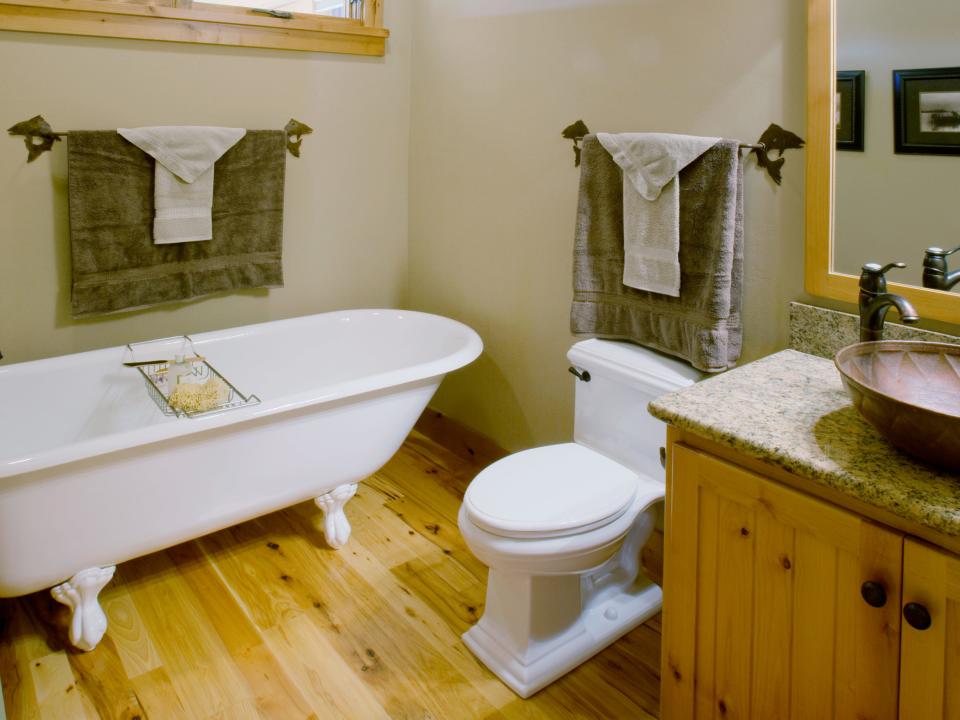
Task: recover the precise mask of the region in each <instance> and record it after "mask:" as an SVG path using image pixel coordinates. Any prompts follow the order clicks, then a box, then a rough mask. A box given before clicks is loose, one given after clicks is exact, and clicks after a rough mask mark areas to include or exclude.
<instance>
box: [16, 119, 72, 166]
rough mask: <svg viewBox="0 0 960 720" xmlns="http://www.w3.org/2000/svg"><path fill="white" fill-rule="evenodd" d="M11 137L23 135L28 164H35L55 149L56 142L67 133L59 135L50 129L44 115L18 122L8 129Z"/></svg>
mask: <svg viewBox="0 0 960 720" xmlns="http://www.w3.org/2000/svg"><path fill="white" fill-rule="evenodd" d="M7 132H8V133H9V134H11V135H22V136H23V144H24V145H26V146H27V162H28V163H30V162H33V161H34V160H36V159H37V158H38V157H40V156H41V155H43V154H44V153H45V152H47V151H48V150H52V149H53V144H54V143H55V142H60V138H61V137H63V136H64V135H65V134H66V133H57V132H54V131H53V128H52V127H50V123H48V122H47V121H46V120H44V119H43V115H34V116H33V117H32V118H30V119H29V120H24V121H22V122H18V123H17V124H16V125H14V126H13V127H11V128H8V129H7Z"/></svg>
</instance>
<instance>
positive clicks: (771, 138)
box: [561, 120, 804, 185]
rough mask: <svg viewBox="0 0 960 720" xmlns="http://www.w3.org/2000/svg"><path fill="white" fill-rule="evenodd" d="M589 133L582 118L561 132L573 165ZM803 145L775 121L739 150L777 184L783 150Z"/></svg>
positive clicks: (801, 140) (795, 136) (743, 144)
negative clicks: (772, 153)
mask: <svg viewBox="0 0 960 720" xmlns="http://www.w3.org/2000/svg"><path fill="white" fill-rule="evenodd" d="M589 133H590V130H589V128H587V125H586V123H584V122H583V120H577V121H576V122H575V123H573V124H572V125H568V126H567V127H565V128H564V130H563V132H562V133H561V135H562V136H563V137H564V138H566V139H567V140H573V158H574V161H573V164H574V166H575V167H579V166H580V153H581V151H582V150H583V148H582V147H581V146H580V141H581V140H583V137H584V135H588V134H589ZM803 146H804V141H803V139H802V138H801V137H800V136H798V135H796V134H794V133H792V132H790V131H789V130H784V129H783V128H782V127H780V126H779V125H777V124H776V123H771V125H770V127H768V128H767V129H766V130H764V132H763V135H761V136H760V140H759V141H758V142H757V143H756V144H754V145H750V144H746V143H740V149H741V150H750V151H751V152H752V153H753V154H754V155H756V156H757V167H759V168H760V169H762V170H766V171H767V174H769V175H770V177H771V178H772V179H773V181H774V182H775V183H776V184H777V185H779V184H780V183H781V182H783V177H782V175H781V172H780V171H781V169H782V168H783V164H784V162H786V159H785V158H784V157H783V152H784V151H785V150H794V149H799V148H802V147H803ZM771 150H776V151H777V152H778V154H777V159H776V160H771V159H770V156H769V154H768V153H769V152H770V151H771Z"/></svg>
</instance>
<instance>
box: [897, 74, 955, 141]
mask: <svg viewBox="0 0 960 720" xmlns="http://www.w3.org/2000/svg"><path fill="white" fill-rule="evenodd" d="M893 105H894V115H893V117H894V149H895V151H896V152H898V153H918V154H924V155H960V68H956V67H954V68H929V69H923V70H894V71H893Z"/></svg>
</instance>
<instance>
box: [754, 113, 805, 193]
mask: <svg viewBox="0 0 960 720" xmlns="http://www.w3.org/2000/svg"><path fill="white" fill-rule="evenodd" d="M759 144H760V146H761V147H759V148H754V149H753V153H754V154H755V155H756V156H757V166H758V167H761V168H763V169H764V170H766V171H767V174H769V175H770V177H771V178H773V181H774V182H775V183H776V184H777V185H779V184H780V183H781V182H782V181H783V177H782V176H781V174H780V170H781V168H783V164H784V163H785V162H786V158H785V157H783V152H784V150H799V149H800V148H802V147H803V146H804V144H805V143H804V140H803V138H801V137H800V136H799V135H796V134H794V133H792V132H790V131H789V130H784V129H783V128H782V127H780V126H779V125H777V124H776V123H771V124H770V127H768V128H767V129H766V130H764V131H763V135H761V136H760V143H759ZM771 150H776V151H777V159H776V160H771V159H770V155H769V153H770V151H771Z"/></svg>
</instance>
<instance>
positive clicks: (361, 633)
mask: <svg viewBox="0 0 960 720" xmlns="http://www.w3.org/2000/svg"><path fill="white" fill-rule="evenodd" d="M425 418H426V420H425V422H423V423H421V424H420V425H419V426H418V427H420V428H421V429H423V430H425V431H427V432H431V431H436V430H437V427H436V426H437V417H436V416H434V417H432V418H430V417H427V416H425ZM431 434H432V435H433V436H434V437H438V438H440V439H441V440H443V441H444V442H445V443H446V444H447V446H448V447H445V446H443V445H440V444H438V443H437V442H435V441H433V440H430V439H429V438H428V437H427V436H425V435H424V434H422V433H421V432H419V431H414V432H413V433H412V434H411V435H410V437H409V438H408V440H407V442H406V443H405V444H404V446H403V447H402V448H401V449H400V451H399V452H398V453H397V454H396V456H395V457H394V458H393V459H392V460H391V461H390V463H389V464H388V465H387V466H386V467H384V468H383V469H382V470H381V471H380V472H378V473H377V474H376V475H374V476H373V477H371V478H369V479H368V480H367V481H366V482H364V483H362V484H361V486H360V490H359V492H358V493H357V496H356V497H355V498H354V499H353V500H352V501H350V502H349V503H348V504H347V510H346V512H347V515H348V517H349V518H350V522H351V524H352V525H353V536H352V537H351V539H350V542H349V543H348V544H347V546H346V547H345V548H344V549H342V550H340V551H334V550H330V549H328V548H327V547H326V544H325V543H324V540H323V534H322V531H321V530H320V524H319V522H320V515H319V512H318V511H317V510H316V508H315V507H314V506H313V504H312V503H304V504H301V505H298V506H295V507H292V508H289V509H287V510H283V511H281V512H277V513H273V514H271V515H268V516H265V517H262V518H259V519H257V520H253V521H250V522H247V523H244V524H242V525H238V526H236V527H233V528H229V529H227V530H224V531H222V532H219V533H215V534H213V535H209V536H207V537H204V538H201V539H200V540H196V541H193V542H188V543H184V544H183V545H178V546H176V547H174V548H171V549H169V550H166V551H164V552H159V553H154V554H153V555H149V556H146V557H143V558H139V559H137V560H133V561H130V562H127V563H123V564H122V565H120V566H119V567H118V569H117V575H116V578H115V579H114V581H113V582H112V583H110V584H109V585H108V586H107V588H106V590H104V592H103V593H102V595H101V599H102V601H103V605H104V608H105V610H106V613H107V616H108V617H109V620H110V628H109V630H108V632H107V635H106V637H105V638H104V640H103V642H102V643H101V645H100V646H99V647H98V648H97V649H96V650H94V651H93V652H91V653H79V652H75V651H73V650H71V649H70V648H68V647H67V646H66V644H65V639H64V638H65V636H66V631H65V626H66V620H67V614H66V608H63V607H61V606H59V605H58V604H57V603H55V602H54V601H53V600H51V599H50V598H49V595H48V594H47V593H45V592H44V593H37V594H35V595H31V596H28V597H25V598H17V599H12V600H9V599H8V600H0V681H2V684H3V700H4V703H5V706H6V712H7V717H8V718H9V720H19V719H21V718H42V719H47V718H56V719H60V718H66V719H72V718H98V717H99V718H125V719H128V720H132V719H134V718H140V719H141V720H146V719H147V718H150V719H156V718H176V719H178V720H179V719H180V718H222V719H224V720H233V719H234V718H236V719H238V720H242V719H244V718H280V719H283V720H286V719H288V718H289V719H295V718H322V719H324V720H326V719H327V718H344V719H346V720H368V719H370V720H375V719H378V718H410V719H415V720H457V719H459V718H463V719H465V720H473V719H475V718H489V719H491V720H492V719H494V718H497V719H500V718H503V719H507V720H512V719H514V718H517V719H523V720H537V719H543V720H558V719H563V718H588V719H594V718H596V719H605V718H616V719H620V718H624V719H631V720H632V719H633V718H641V719H642V718H651V717H655V716H656V713H657V708H658V699H659V678H658V667H659V655H660V625H659V616H658V617H657V618H654V619H653V620H652V621H651V622H650V623H648V624H647V625H644V626H641V627H640V628H638V629H636V630H635V631H633V632H632V633H630V634H629V635H627V636H626V637H625V638H623V639H622V640H621V641H620V642H618V643H616V644H615V645H614V646H612V647H611V648H609V649H607V650H606V651H604V652H603V653H601V654H600V655H598V656H597V657H595V658H594V659H593V660H591V661H589V662H588V663H586V664H584V665H582V666H581V667H580V668H578V669H577V670H575V671H573V672H572V673H570V674H569V675H567V676H566V677H564V678H563V679H561V680H560V681H558V682H556V683H554V684H553V685H551V686H550V687H548V688H547V689H545V690H543V691H542V692H540V693H538V694H537V695H535V696H534V697H533V698H531V699H529V700H521V699H519V698H517V697H516V696H515V695H514V694H513V693H512V692H511V691H510V690H509V689H508V688H506V687H505V686H504V685H503V684H501V683H500V681H499V680H497V678H496V677H495V676H494V675H493V674H491V673H490V672H489V671H488V670H487V669H486V668H485V667H484V666H483V665H482V664H480V663H479V662H478V661H477V660H476V659H475V658H474V657H473V656H472V655H471V654H470V653H469V651H467V649H466V648H465V647H464V646H463V644H462V643H461V641H460V634H461V633H462V632H464V631H465V630H466V629H467V628H468V627H469V626H470V625H471V624H472V623H473V622H475V621H476V619H477V618H478V617H479V616H480V614H481V613H482V611H483V602H484V589H485V581H486V569H485V568H484V567H483V566H482V565H481V564H480V563H479V562H478V561H477V560H476V559H474V558H473V557H472V556H471V554H470V552H469V550H467V548H466V546H465V545H464V544H463V541H462V539H461V538H460V535H459V532H458V530H457V519H456V518H457V510H458V508H459V505H460V498H461V496H462V494H463V491H464V489H465V488H466V485H467V483H468V482H469V481H470V479H471V478H472V477H473V476H474V475H475V474H476V473H477V472H478V471H479V470H480V469H481V468H482V467H483V466H484V465H485V464H486V463H487V462H489V461H490V460H491V459H493V457H495V455H496V453H495V451H493V450H491V449H490V447H489V446H487V447H483V448H481V449H480V451H478V450H477V449H475V448H473V447H470V446H469V443H466V442H464V441H461V440H456V441H451V438H450V437H448V436H445V435H444V433H442V432H441V433H437V432H431Z"/></svg>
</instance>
